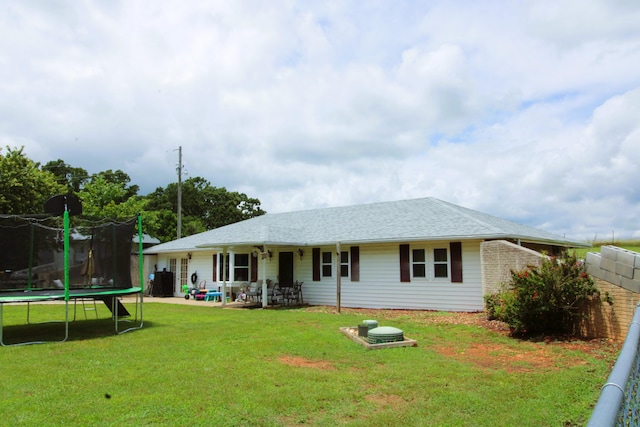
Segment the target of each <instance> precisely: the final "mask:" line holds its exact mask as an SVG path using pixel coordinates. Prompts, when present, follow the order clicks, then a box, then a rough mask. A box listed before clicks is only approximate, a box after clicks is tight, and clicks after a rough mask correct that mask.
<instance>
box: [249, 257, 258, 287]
mask: <svg viewBox="0 0 640 427" xmlns="http://www.w3.org/2000/svg"><path fill="white" fill-rule="evenodd" d="M249 256H250V257H251V282H257V281H258V257H257V256H256V255H255V254H253V253H251V254H249Z"/></svg>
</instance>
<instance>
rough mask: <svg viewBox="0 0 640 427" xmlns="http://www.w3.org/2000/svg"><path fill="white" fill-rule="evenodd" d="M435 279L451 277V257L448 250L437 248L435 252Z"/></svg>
mask: <svg viewBox="0 0 640 427" xmlns="http://www.w3.org/2000/svg"><path fill="white" fill-rule="evenodd" d="M433 277H435V278H437V279H440V278H447V277H449V255H448V251H447V249H446V248H436V249H434V250H433Z"/></svg>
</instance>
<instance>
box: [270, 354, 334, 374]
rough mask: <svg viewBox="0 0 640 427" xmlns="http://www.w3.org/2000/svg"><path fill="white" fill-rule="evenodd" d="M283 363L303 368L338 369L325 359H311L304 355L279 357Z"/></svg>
mask: <svg viewBox="0 0 640 427" xmlns="http://www.w3.org/2000/svg"><path fill="white" fill-rule="evenodd" d="M278 360H279V361H280V362H281V363H284V364H285V365H289V366H295V367H302V368H313V369H322V370H331V371H332V370H334V369H336V367H335V366H333V364H332V363H330V362H327V361H324V360H309V359H306V358H304V357H297V356H281V357H280V358H279V359H278Z"/></svg>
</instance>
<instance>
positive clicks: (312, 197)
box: [0, 0, 640, 242]
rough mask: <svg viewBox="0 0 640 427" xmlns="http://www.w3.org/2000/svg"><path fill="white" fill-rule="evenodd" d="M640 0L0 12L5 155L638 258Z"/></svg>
mask: <svg viewBox="0 0 640 427" xmlns="http://www.w3.org/2000/svg"><path fill="white" fill-rule="evenodd" d="M639 22H640V2H638V1H637V0H559V1H554V2H541V1H534V0H531V1H526V0H525V1H515V0H514V1H484V0H469V1H465V0H460V1H438V0H434V1H429V0H425V1H417V0H415V1H403V0H394V1H388V0H384V1H376V0H367V1H360V0H359V1H350V0H341V1H332V0H321V1H313V0H308V1H295V0H270V1H257V0H256V1H253V0H247V1H245V0H237V1H236V0H234V1H221V0H217V1H213V0H190V1H187V2H185V1H182V0H176V1H171V0H145V1H142V0H126V1H117V0H110V1H92V0H84V1H80V0H68V1H63V0H25V1H12V0H0V149H2V150H3V151H2V152H4V150H6V147H10V148H20V147H24V151H23V152H24V153H25V154H26V155H27V157H29V158H30V159H32V160H35V161H37V162H40V163H41V164H45V163H46V162H48V161H50V160H57V159H62V160H64V161H65V162H66V163H67V164H69V165H71V166H73V167H80V168H84V169H86V170H87V171H88V172H89V173H97V172H100V171H105V170H108V169H112V170H116V169H120V170H122V171H124V172H126V173H127V174H128V175H129V176H130V177H131V184H135V185H138V186H139V187H140V193H139V194H141V195H146V194H148V193H150V192H152V191H154V190H155V189H156V188H157V187H166V186H167V185H168V184H170V183H172V182H177V181H178V173H177V171H178V169H179V168H178V165H179V161H178V159H179V148H180V147H181V152H182V166H183V167H182V179H183V180H184V179H188V178H193V177H202V178H205V179H206V180H208V181H209V182H210V183H211V185H213V186H215V187H225V188H226V189H227V190H229V191H238V192H241V193H245V194H247V195H248V196H249V197H254V198H257V199H259V200H260V202H261V206H262V208H263V209H264V210H266V211H267V212H269V213H276V212H287V211H295V210H303V209H315V208H322V207H331V206H346V205H354V204H362V203H374V202H383V201H393V200H400V199H412V198H420V197H436V198H439V199H442V200H445V201H448V202H451V203H454V204H457V205H460V206H464V207H467V208H471V209H475V210H479V211H481V212H485V213H489V214H492V215H496V216H499V217H502V218H505V219H509V220H512V221H515V222H518V223H522V224H526V225H530V226H533V227H537V228H540V229H543V230H547V231H550V232H554V233H557V234H559V235H561V236H566V237H568V238H573V239H576V240H580V241H587V242H588V241H592V240H606V239H611V238H614V239H616V238H640V220H639V218H640V25H638V23H639Z"/></svg>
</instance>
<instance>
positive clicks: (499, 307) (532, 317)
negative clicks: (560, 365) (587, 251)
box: [485, 252, 610, 334]
mask: <svg viewBox="0 0 640 427" xmlns="http://www.w3.org/2000/svg"><path fill="white" fill-rule="evenodd" d="M599 296H600V292H599V291H598V289H597V288H596V287H595V283H594V282H593V279H592V278H591V276H589V275H588V274H587V273H586V271H585V268H584V265H583V264H582V263H580V262H578V260H577V258H576V256H575V255H574V254H569V253H568V252H567V253H564V254H563V255H562V257H559V258H556V257H550V258H544V259H543V261H542V264H541V265H540V266H529V267H527V268H526V269H524V270H520V271H513V270H512V271H511V279H510V281H509V283H508V284H506V286H505V288H504V289H503V290H502V291H501V292H499V293H497V294H491V295H486V296H485V303H486V307H487V313H488V316H489V318H490V319H496V320H501V321H503V322H505V323H507V324H508V325H509V327H510V328H511V330H512V331H513V333H514V334H534V333H550V334H556V333H571V332H572V330H573V325H574V320H575V319H576V317H579V316H582V315H583V314H582V313H581V311H580V307H581V303H582V302H584V301H586V300H588V299H590V298H593V297H599ZM609 302H610V301H609Z"/></svg>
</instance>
